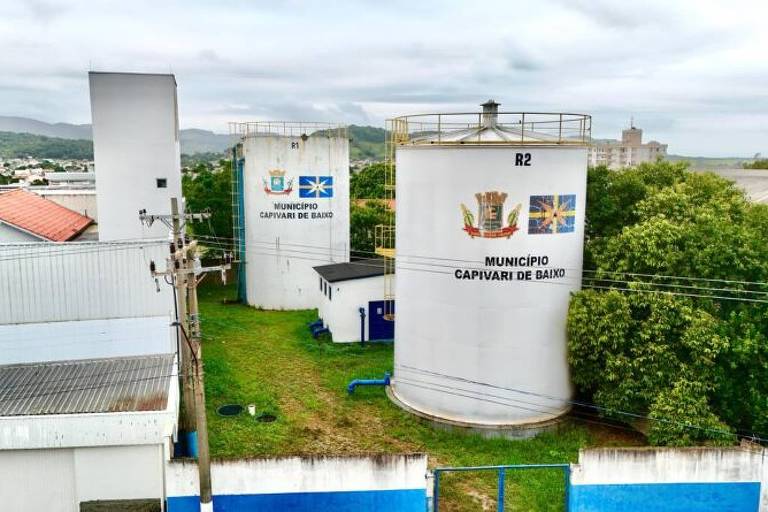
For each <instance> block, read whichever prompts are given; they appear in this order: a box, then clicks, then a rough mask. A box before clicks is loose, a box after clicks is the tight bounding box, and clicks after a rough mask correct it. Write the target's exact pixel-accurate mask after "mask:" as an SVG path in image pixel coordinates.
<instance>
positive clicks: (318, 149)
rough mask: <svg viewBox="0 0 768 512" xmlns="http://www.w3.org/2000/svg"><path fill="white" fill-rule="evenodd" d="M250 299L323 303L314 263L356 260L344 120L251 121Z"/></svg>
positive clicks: (245, 149)
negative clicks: (352, 245) (351, 255)
mask: <svg viewBox="0 0 768 512" xmlns="http://www.w3.org/2000/svg"><path fill="white" fill-rule="evenodd" d="M238 132H239V133H240V134H241V135H242V157H243V159H244V164H243V183H242V191H243V192H242V194H243V199H242V200H243V204H244V208H243V217H244V234H245V260H246V265H245V268H246V297H247V301H248V304H250V305H252V306H256V307H260V308H265V309H307V308H314V307H316V305H317V304H316V303H315V302H316V296H317V294H316V288H317V286H318V279H317V274H316V273H315V271H314V270H313V267H316V266H318V265H323V264H326V263H337V262H344V261H349V138H348V136H347V130H346V127H344V126H338V125H325V124H318V123H288V122H286V123H283V122H279V123H278V122H270V123H243V124H240V125H238Z"/></svg>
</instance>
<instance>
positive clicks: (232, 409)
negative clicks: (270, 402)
mask: <svg viewBox="0 0 768 512" xmlns="http://www.w3.org/2000/svg"><path fill="white" fill-rule="evenodd" d="M241 412H243V406H242V405H240V404H227V405H222V406H221V407H219V409H218V413H219V415H220V416H237V415H238V414H240V413H241Z"/></svg>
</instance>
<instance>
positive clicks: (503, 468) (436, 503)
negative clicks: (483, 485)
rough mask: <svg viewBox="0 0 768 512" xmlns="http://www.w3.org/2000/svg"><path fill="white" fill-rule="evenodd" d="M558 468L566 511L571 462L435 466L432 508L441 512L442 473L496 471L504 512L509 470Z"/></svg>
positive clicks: (498, 501) (498, 504) (500, 510)
mask: <svg viewBox="0 0 768 512" xmlns="http://www.w3.org/2000/svg"><path fill="white" fill-rule="evenodd" d="M548 468H557V469H562V470H563V476H564V477H565V511H566V512H568V507H569V503H568V501H569V487H570V485H571V465H570V464H505V465H499V466H465V467H444V468H435V469H433V470H432V475H433V476H434V481H433V483H432V510H433V512H439V507H440V499H439V496H440V475H441V474H442V473H460V472H466V471H496V472H497V473H498V479H497V482H496V510H497V511H498V512H504V498H505V490H504V484H505V480H506V472H507V470H510V469H511V470H526V469H548Z"/></svg>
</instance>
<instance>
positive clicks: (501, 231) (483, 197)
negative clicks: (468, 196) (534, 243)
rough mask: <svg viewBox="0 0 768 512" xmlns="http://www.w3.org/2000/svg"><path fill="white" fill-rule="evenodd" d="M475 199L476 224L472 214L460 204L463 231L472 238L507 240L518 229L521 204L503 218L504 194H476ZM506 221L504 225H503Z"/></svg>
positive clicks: (505, 197) (505, 195)
mask: <svg viewBox="0 0 768 512" xmlns="http://www.w3.org/2000/svg"><path fill="white" fill-rule="evenodd" d="M475 199H477V206H478V209H477V223H475V216H474V214H473V213H472V212H471V211H469V208H467V206H466V205H464V204H463V203H462V205H461V213H462V215H463V216H464V228H463V229H464V231H466V232H467V234H468V235H469V236H470V237H472V238H475V237H482V238H509V237H511V236H512V235H514V234H515V232H516V231H518V230H519V229H520V228H518V227H517V220H518V218H519V217H520V209H521V208H522V204H518V205H517V206H515V207H514V208H513V209H512V211H511V212H509V215H507V216H506V218H505V217H504V202H505V201H506V200H507V193H506V192H495V191H493V192H482V193H480V192H478V193H477V194H475ZM505 221H506V224H505Z"/></svg>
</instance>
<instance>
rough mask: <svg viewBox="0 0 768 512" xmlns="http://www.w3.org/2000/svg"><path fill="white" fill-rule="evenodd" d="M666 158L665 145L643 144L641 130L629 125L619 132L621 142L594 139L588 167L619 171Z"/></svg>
mask: <svg viewBox="0 0 768 512" xmlns="http://www.w3.org/2000/svg"><path fill="white" fill-rule="evenodd" d="M666 156H667V145H666V144H661V143H659V142H656V141H655V140H652V141H650V142H648V143H647V144H643V130H641V129H640V128H637V127H635V125H634V123H630V127H629V128H627V129H625V130H622V131H621V141H618V140H614V139H602V140H600V139H595V140H594V141H593V144H592V147H591V148H590V150H589V165H590V166H591V167H596V166H598V165H605V166H606V167H608V168H609V169H620V168H622V167H629V166H632V165H637V164H639V163H642V162H655V161H656V160H658V159H659V158H661V159H664V158H666Z"/></svg>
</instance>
